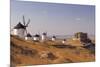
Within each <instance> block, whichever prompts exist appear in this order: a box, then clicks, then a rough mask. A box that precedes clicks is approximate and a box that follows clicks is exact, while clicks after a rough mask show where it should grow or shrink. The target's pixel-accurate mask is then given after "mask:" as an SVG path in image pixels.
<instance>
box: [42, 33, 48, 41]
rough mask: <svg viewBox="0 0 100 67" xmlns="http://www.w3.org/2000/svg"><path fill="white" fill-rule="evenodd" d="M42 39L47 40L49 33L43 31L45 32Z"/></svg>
mask: <svg viewBox="0 0 100 67" xmlns="http://www.w3.org/2000/svg"><path fill="white" fill-rule="evenodd" d="M41 40H42V41H45V40H47V33H43V34H42V36H41Z"/></svg>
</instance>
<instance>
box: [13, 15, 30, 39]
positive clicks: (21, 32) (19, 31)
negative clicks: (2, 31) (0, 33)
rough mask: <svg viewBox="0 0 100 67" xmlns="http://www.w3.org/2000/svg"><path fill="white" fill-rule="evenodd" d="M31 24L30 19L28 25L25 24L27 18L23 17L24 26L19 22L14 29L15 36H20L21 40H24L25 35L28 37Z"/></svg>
mask: <svg viewBox="0 0 100 67" xmlns="http://www.w3.org/2000/svg"><path fill="white" fill-rule="evenodd" d="M29 23H30V19H29V20H28V22H27V24H26V22H25V18H24V16H23V24H22V23H21V22H19V23H18V24H17V25H16V26H15V27H14V29H13V35H16V36H19V37H21V38H24V37H25V35H27V29H26V28H27V27H28V24H29Z"/></svg>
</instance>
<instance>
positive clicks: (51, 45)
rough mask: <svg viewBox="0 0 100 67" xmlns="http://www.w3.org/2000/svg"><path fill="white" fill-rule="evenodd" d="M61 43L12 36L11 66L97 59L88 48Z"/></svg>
mask: <svg viewBox="0 0 100 67" xmlns="http://www.w3.org/2000/svg"><path fill="white" fill-rule="evenodd" d="M59 44H60V43H59ZM59 44H58V43H57V42H52V41H47V42H33V41H25V40H23V39H20V38H18V37H15V36H11V66H12V67H13V66H23V65H38V64H54V63H55V64H58V63H74V62H91V61H95V55H94V54H93V53H91V51H90V50H88V49H85V48H83V47H80V46H70V45H63V44H60V45H59Z"/></svg>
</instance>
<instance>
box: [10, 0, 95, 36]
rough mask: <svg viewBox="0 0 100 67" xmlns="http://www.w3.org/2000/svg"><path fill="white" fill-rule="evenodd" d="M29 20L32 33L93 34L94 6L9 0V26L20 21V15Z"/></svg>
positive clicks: (29, 28)
mask: <svg viewBox="0 0 100 67" xmlns="http://www.w3.org/2000/svg"><path fill="white" fill-rule="evenodd" d="M23 15H24V16H25V20H26V21H27V20H28V19H29V18H30V19H31V22H30V24H29V27H28V31H29V32H30V33H32V34H36V33H42V32H48V34H49V35H52V34H54V35H55V34H56V35H73V34H74V33H75V32H80V31H82V32H86V33H88V34H89V35H95V18H94V17H95V7H94V6H90V5H73V4H55V3H41V2H40V3H39V2H24V1H15V0H12V1H11V28H13V27H14V26H15V25H16V24H18V22H19V21H20V22H21V23H23V22H22V16H23Z"/></svg>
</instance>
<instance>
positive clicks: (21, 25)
mask: <svg viewBox="0 0 100 67" xmlns="http://www.w3.org/2000/svg"><path fill="white" fill-rule="evenodd" d="M14 29H26V27H25V26H24V25H23V24H21V23H20V22H19V23H18V24H17V25H16V26H15V27H14Z"/></svg>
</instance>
